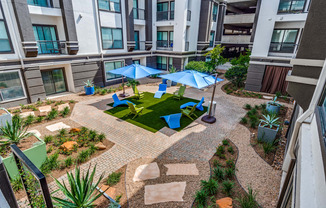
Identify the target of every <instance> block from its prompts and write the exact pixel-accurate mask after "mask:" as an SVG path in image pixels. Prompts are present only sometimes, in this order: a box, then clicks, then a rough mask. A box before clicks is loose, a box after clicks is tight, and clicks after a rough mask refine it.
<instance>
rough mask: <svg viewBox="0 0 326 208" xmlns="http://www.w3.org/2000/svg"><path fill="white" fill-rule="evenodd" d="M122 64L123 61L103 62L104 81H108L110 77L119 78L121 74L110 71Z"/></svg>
mask: <svg viewBox="0 0 326 208" xmlns="http://www.w3.org/2000/svg"><path fill="white" fill-rule="evenodd" d="M123 66H124V62H123V61H112V62H104V69H105V77H106V81H110V80H112V79H116V78H120V77H121V75H115V74H111V73H110V71H111V70H114V69H118V68H121V67H123Z"/></svg>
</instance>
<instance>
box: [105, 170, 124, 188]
mask: <svg viewBox="0 0 326 208" xmlns="http://www.w3.org/2000/svg"><path fill="white" fill-rule="evenodd" d="M121 175H122V173H120V172H118V173H116V172H113V173H111V174H110V175H109V176H108V178H107V180H106V184H107V185H109V186H114V185H116V184H117V183H119V182H120V179H121Z"/></svg>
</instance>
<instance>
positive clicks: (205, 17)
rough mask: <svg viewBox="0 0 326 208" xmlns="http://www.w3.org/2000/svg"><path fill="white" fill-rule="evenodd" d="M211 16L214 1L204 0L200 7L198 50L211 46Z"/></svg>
mask: <svg viewBox="0 0 326 208" xmlns="http://www.w3.org/2000/svg"><path fill="white" fill-rule="evenodd" d="M211 17H212V2H211V1H210V0H202V2H201V7H200V18H199V30H198V43H197V50H205V49H207V48H208V47H209V35H210V26H211V21H212V18H211Z"/></svg>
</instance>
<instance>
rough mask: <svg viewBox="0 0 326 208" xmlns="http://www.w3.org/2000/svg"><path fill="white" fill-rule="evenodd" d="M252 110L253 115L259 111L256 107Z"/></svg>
mask: <svg viewBox="0 0 326 208" xmlns="http://www.w3.org/2000/svg"><path fill="white" fill-rule="evenodd" d="M250 111H251V114H252V115H256V114H257V113H258V112H257V109H256V108H253V109H251V110H250Z"/></svg>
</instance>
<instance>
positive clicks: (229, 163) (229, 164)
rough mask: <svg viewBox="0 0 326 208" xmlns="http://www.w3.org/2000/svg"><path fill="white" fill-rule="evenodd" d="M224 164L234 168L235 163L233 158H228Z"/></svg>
mask: <svg viewBox="0 0 326 208" xmlns="http://www.w3.org/2000/svg"><path fill="white" fill-rule="evenodd" d="M226 166H227V167H229V168H232V169H235V163H234V160H233V159H229V160H227V161H226Z"/></svg>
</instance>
